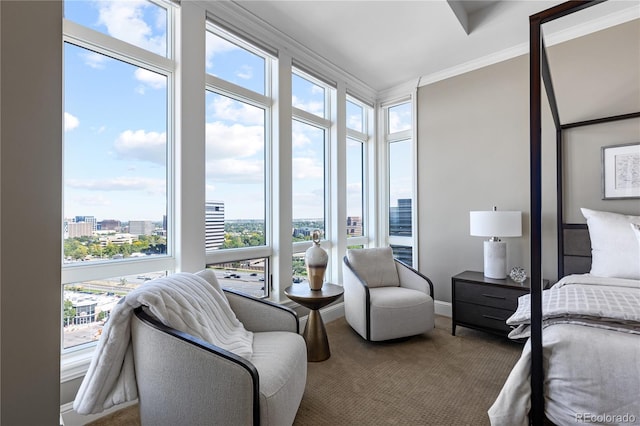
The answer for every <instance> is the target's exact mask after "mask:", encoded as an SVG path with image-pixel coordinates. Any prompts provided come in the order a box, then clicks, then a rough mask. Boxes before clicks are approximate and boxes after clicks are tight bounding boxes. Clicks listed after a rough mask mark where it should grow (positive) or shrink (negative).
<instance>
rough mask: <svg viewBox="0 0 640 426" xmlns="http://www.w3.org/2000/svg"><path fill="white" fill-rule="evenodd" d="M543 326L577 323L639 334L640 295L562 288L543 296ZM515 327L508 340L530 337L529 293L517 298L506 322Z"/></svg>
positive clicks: (595, 288) (607, 289)
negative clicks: (514, 309)
mask: <svg viewBox="0 0 640 426" xmlns="http://www.w3.org/2000/svg"><path fill="white" fill-rule="evenodd" d="M542 321H543V322H542V327H543V328H545V327H548V326H550V325H553V324H577V325H584V326H589V327H598V328H604V329H608V330H616V331H622V332H627V333H634V334H640V292H631V291H627V290H624V289H621V290H619V289H617V288H616V287H599V286H584V285H569V286H567V285H565V286H562V287H560V288H558V289H555V288H553V287H552V288H551V289H549V290H545V291H543V293H542ZM507 324H509V325H511V326H515V327H516V328H515V329H514V330H513V331H511V333H510V334H509V337H510V338H512V339H519V338H524V337H529V336H530V324H531V301H530V296H529V295H528V294H526V295H524V296H522V297H520V298H519V299H518V308H517V310H516V312H515V313H514V314H513V315H512V316H511V317H510V318H509V319H507Z"/></svg>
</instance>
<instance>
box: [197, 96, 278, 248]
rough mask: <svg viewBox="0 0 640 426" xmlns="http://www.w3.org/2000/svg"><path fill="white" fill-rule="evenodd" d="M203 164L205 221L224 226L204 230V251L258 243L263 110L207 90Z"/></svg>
mask: <svg viewBox="0 0 640 426" xmlns="http://www.w3.org/2000/svg"><path fill="white" fill-rule="evenodd" d="M205 167H206V200H207V205H206V208H207V224H208V223H209V219H210V218H211V219H213V217H218V218H219V220H221V221H222V223H223V224H224V226H223V228H222V229H220V228H219V227H218V228H208V232H207V235H206V239H207V241H208V242H210V244H209V243H208V245H207V250H212V249H228V248H239V247H250V246H264V245H265V244H266V240H265V213H266V211H265V209H266V205H265V190H266V186H265V184H266V181H265V110H264V108H259V107H256V106H253V105H251V104H249V103H247V102H242V101H239V100H235V99H232V98H230V97H227V96H223V95H220V94H218V93H215V92H212V91H207V93H206V166H205ZM209 231H211V233H209ZM220 231H223V232H224V234H223V235H220V234H219V232H220Z"/></svg>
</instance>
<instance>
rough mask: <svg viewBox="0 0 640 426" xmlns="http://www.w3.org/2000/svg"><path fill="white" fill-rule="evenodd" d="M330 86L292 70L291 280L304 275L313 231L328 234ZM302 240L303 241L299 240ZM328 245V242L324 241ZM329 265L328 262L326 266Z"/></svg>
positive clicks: (304, 278)
mask: <svg viewBox="0 0 640 426" xmlns="http://www.w3.org/2000/svg"><path fill="white" fill-rule="evenodd" d="M333 91H334V89H333V88H332V87H330V86H328V85H327V84H325V83H323V82H321V81H319V80H317V79H315V78H313V77H312V76H310V75H308V74H306V73H304V72H303V71H301V70H299V69H294V71H293V74H292V100H291V103H292V112H293V123H292V138H291V140H292V160H291V162H292V200H291V201H292V215H293V224H292V228H293V236H292V241H293V258H292V274H293V282H294V283H297V282H302V281H303V280H306V279H307V271H306V269H305V268H304V252H305V250H306V249H307V248H308V247H309V244H308V242H309V241H310V240H311V239H312V235H313V232H314V231H316V230H317V231H319V232H320V238H321V239H324V240H327V239H329V240H330V239H331V235H328V229H327V224H328V220H327V219H328V218H327V210H328V206H327V203H328V192H327V174H328V167H329V161H328V158H329V155H328V154H329V147H330V138H329V135H330V127H331V121H330V120H329V119H327V117H329V116H330V107H331V102H332V97H331V96H332V94H333ZM302 242H306V243H302ZM324 248H325V249H329V247H328V245H327V244H325V245H324ZM329 267H330V266H329Z"/></svg>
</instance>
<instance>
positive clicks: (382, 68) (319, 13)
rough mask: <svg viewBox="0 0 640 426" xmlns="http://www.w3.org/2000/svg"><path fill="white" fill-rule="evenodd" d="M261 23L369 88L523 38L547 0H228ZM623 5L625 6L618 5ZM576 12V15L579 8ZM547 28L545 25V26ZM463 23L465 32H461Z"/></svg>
mask: <svg viewBox="0 0 640 426" xmlns="http://www.w3.org/2000/svg"><path fill="white" fill-rule="evenodd" d="M234 3H235V4H237V5H239V6H240V7H242V8H244V9H245V10H246V11H248V12H249V13H251V14H253V15H255V16H256V17H257V18H259V19H260V20H262V21H264V22H265V23H267V24H268V25H270V26H272V27H275V28H277V29H278V30H279V31H280V32H282V33H284V34H285V35H286V36H288V37H290V38H291V39H293V40H295V41H296V42H298V43H300V44H302V45H303V46H305V47H306V48H308V49H310V50H312V51H313V52H315V53H316V54H318V55H319V56H321V57H323V58H325V59H327V60H328V61H329V62H331V63H333V64H334V65H336V66H338V67H339V68H341V69H343V70H344V71H346V72H348V73H349V74H351V75H353V76H355V77H357V78H358V79H360V80H361V81H363V82H364V83H365V84H367V85H368V86H370V87H371V88H372V89H374V90H376V91H383V90H387V89H390V88H393V87H395V86H398V85H401V84H404V83H408V82H411V81H417V80H418V79H419V78H420V77H425V76H426V77H429V76H433V75H437V74H439V73H443V72H446V71H447V70H451V69H455V68H460V67H464V66H465V65H466V64H470V63H473V62H475V61H479V60H480V59H481V58H485V57H487V56H490V55H496V54H500V53H501V52H509V51H515V50H518V51H520V53H524V52H526V50H523V49H525V48H526V46H528V41H529V16H530V15H532V14H535V13H537V12H540V11H542V10H545V9H547V8H549V7H552V6H555V5H557V4H560V3H562V1H554V0H527V1H515V0H511V1H494V0H492V1H485V0H475V1H474V0H468V1H459V0H447V1H445V0H413V1H401V0H394V1H391V0H387V1H383V0H377V1H369V0H348V1H330V0H315V1H314V0H298V1H295V0H235V1H234ZM629 10H632V14H636V15H637V11H638V10H640V1H639V0H610V1H608V2H605V3H603V4H601V5H598V6H595V7H592V8H589V9H587V10H585V11H583V12H580V13H579V14H575V16H570V17H566V18H562V19H561V20H558V21H556V22H554V23H552V24H549V26H548V27H547V28H545V33H547V32H553V33H555V32H557V31H561V30H564V31H565V32H566V31H568V30H567V28H570V27H573V26H574V25H576V24H579V23H584V22H585V21H591V20H599V21H603V19H602V18H603V17H609V19H608V21H607V20H604V21H606V22H613V23H616V22H615V19H613V18H610V17H614V18H615V16H619V15H620V14H625V13H626V15H628V14H629V13H628V12H629ZM625 11H626V12H625ZM578 15H582V16H578ZM547 30H548V31H547ZM467 31H468V34H467Z"/></svg>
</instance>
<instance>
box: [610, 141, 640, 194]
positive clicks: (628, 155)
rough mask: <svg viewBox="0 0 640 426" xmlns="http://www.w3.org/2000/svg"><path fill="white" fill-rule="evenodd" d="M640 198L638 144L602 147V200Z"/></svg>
mask: <svg viewBox="0 0 640 426" xmlns="http://www.w3.org/2000/svg"><path fill="white" fill-rule="evenodd" d="M625 198H640V143H629V144H622V145H609V146H603V147H602V199H603V200H619V199H625Z"/></svg>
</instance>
